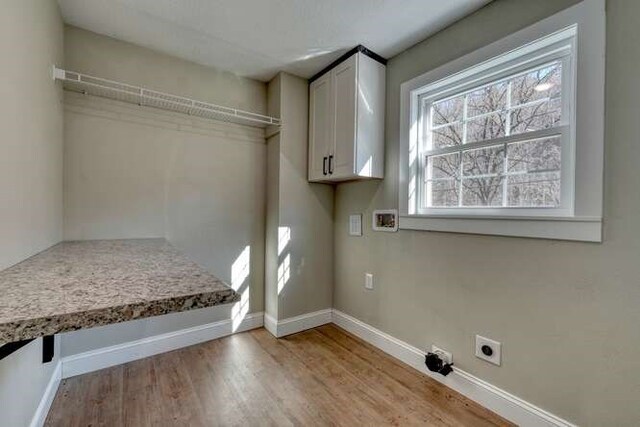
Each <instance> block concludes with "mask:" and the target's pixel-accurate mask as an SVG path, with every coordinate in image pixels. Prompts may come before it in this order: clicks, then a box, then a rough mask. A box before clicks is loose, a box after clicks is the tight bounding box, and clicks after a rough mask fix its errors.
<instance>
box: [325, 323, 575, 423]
mask: <svg viewBox="0 0 640 427" xmlns="http://www.w3.org/2000/svg"><path fill="white" fill-rule="evenodd" d="M333 323H335V324H336V325H338V326H340V327H341V328H343V329H345V330H347V331H349V332H351V333H352V334H353V335H355V336H357V337H359V338H361V339H363V340H364V341H366V342H368V343H369V344H371V345H373V346H375V347H378V348H379V349H380V350H382V351H384V352H385V353H387V354H389V355H391V356H393V357H395V358H396V359H399V360H401V361H402V362H404V363H406V364H407V365H409V366H411V367H413V368H415V369H417V370H418V371H420V372H422V373H424V374H426V375H429V376H430V377H431V378H434V379H435V380H437V381H439V382H441V383H443V384H445V385H446V386H447V387H449V388H452V389H453V390H455V391H457V392H458V393H460V394H462V395H464V396H466V397H468V398H469V399H471V400H473V401H475V402H478V403H479V404H480V405H482V406H484V407H486V408H488V409H490V410H492V411H493V412H495V413H497V414H498V415H500V416H502V417H504V418H506V419H508V420H509V421H512V422H514V423H516V424H518V425H519V426H522V427H529V426H562V427H575V425H574V424H572V423H570V422H569V421H567V420H564V419H562V418H560V417H557V416H555V415H553V414H551V413H549V412H547V411H545V410H544V409H541V408H539V407H537V406H535V405H533V404H531V403H529V402H526V401H524V400H522V399H520V398H519V397H517V396H514V395H512V394H511V393H509V392H506V391H504V390H502V389H500V388H498V387H496V386H494V385H491V384H489V383H487V382H486V381H483V380H481V379H480V378H477V377H475V376H473V375H471V374H469V373H468V372H465V371H463V370H462V369H458V368H456V367H454V372H453V373H452V374H451V375H448V376H446V377H445V376H442V375H440V374H437V373H434V372H431V371H429V370H428V369H427V367H426V366H425V364H424V357H425V354H424V352H422V351H420V350H419V349H417V348H415V347H413V346H411V345H409V344H407V343H405V342H403V341H400V340H399V339H397V338H394V337H392V336H391V335H389V334H386V333H384V332H382V331H380V330H379V329H376V328H374V327H373V326H370V325H368V324H366V323H364V322H362V321H360V320H358V319H356V318H355V317H352V316H349V315H348V314H345V313H342V312H340V311H338V310H333Z"/></svg>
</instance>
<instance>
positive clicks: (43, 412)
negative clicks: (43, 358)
mask: <svg viewBox="0 0 640 427" xmlns="http://www.w3.org/2000/svg"><path fill="white" fill-rule="evenodd" d="M61 379H62V363H61V362H57V363H56V367H55V368H54V369H53V373H52V374H51V378H50V379H49V383H48V384H47V388H45V389H44V393H43V394H42V399H40V403H39V404H38V407H37V408H36V412H35V413H34V414H33V418H31V423H29V427H42V426H43V425H44V422H45V420H46V419H47V414H48V413H49V408H51V404H52V403H53V398H54V397H56V392H57V391H58V386H59V385H60V380H61Z"/></svg>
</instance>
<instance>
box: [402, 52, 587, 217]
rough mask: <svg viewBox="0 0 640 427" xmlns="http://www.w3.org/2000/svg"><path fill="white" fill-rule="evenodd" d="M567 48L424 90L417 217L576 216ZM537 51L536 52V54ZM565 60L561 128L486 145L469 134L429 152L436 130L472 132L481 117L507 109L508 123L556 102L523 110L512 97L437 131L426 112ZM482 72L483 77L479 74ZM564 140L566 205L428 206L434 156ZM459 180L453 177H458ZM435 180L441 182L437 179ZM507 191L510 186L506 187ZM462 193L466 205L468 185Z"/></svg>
mask: <svg viewBox="0 0 640 427" xmlns="http://www.w3.org/2000/svg"><path fill="white" fill-rule="evenodd" d="M561 44H562V45H563V46H564V48H562V49H558V48H552V49H549V50H550V52H548V53H547V54H539V55H538V56H537V59H536V60H530V59H529V60H523V59H522V58H516V59H515V60H514V62H516V63H517V64H516V65H513V64H508V65H503V66H502V67H499V68H501V69H499V70H498V71H496V70H493V71H494V72H492V73H490V74H489V75H486V76H484V75H483V76H480V77H478V76H477V75H475V74H472V75H471V76H470V77H469V78H468V80H469V81H462V82H457V84H455V85H449V87H448V88H446V89H445V90H437V91H436V90H434V91H428V90H424V88H423V90H418V91H417V92H414V96H416V97H417V102H416V103H415V104H414V105H415V107H414V108H417V109H418V111H417V117H416V118H417V129H416V131H417V135H416V137H417V148H418V156H417V161H418V164H417V171H416V172H417V174H416V178H417V180H416V183H417V186H416V188H415V191H417V196H418V197H417V198H416V206H415V209H416V214H418V215H461V214H464V215H467V214H469V215H496V216H500V215H502V216H504V215H509V216H570V215H572V214H573V185H574V182H573V181H574V177H573V156H574V153H573V150H574V147H573V144H572V133H573V129H572V125H573V119H572V111H571V109H572V102H573V101H574V88H573V87H574V84H575V80H574V74H573V73H574V67H573V55H572V52H573V50H572V49H567V48H566V42H565V43H561ZM534 53H535V52H534ZM556 62H560V64H561V67H562V74H561V82H562V83H561V84H562V91H561V94H560V105H561V109H560V111H561V113H560V114H561V120H560V123H559V124H558V125H557V126H554V127H551V128H547V129H541V130H536V131H531V132H522V133H518V134H515V135H509V134H507V135H505V136H503V137H499V138H493V139H488V140H483V141H475V142H466V135H464V136H463V143H462V144H459V145H452V146H448V147H441V148H436V149H427V148H426V144H427V139H426V138H425V137H424V136H425V135H424V132H425V131H426V132H431V131H433V130H434V129H435V130H437V129H441V128H443V127H446V126H454V125H455V124H461V125H462V129H463V132H466V126H465V123H467V122H468V121H469V120H470V119H477V118H478V117H483V116H487V115H491V114H496V113H497V112H499V111H503V112H504V114H506V117H507V120H509V119H510V114H511V111H513V110H515V109H519V108H524V107H526V106H529V105H537V104H539V103H542V102H549V101H550V100H552V99H555V98H551V97H548V98H543V99H542V100H534V101H532V102H529V103H525V104H518V105H517V106H511V105H510V102H511V100H510V94H508V96H507V102H508V104H507V107H506V108H504V109H502V110H498V111H494V112H488V113H484V114H482V115H477V116H473V117H472V118H469V117H467V114H466V111H465V112H464V113H463V119H462V120H458V121H456V122H452V123H447V124H444V125H439V126H437V127H434V128H433V129H432V128H430V126H425V125H424V122H423V120H429V124H430V123H431V118H430V117H429V115H428V114H423V112H424V111H429V112H430V111H431V105H432V104H433V103H434V102H441V101H445V100H447V99H452V98H455V97H458V96H462V95H466V94H468V93H470V92H473V91H475V90H479V89H482V88H483V87H486V86H488V85H491V84H497V83H499V82H501V81H505V80H511V79H513V78H516V77H518V76H520V75H523V74H526V73H527V72H530V71H533V70H535V69H539V68H543V67H544V66H545V65H551V64H553V63H556ZM478 74H482V73H478ZM464 108H465V109H466V108H467V100H466V96H465V101H464ZM507 131H510V124H509V123H508V122H507V125H506V129H505V133H508V132H507ZM553 136H559V137H560V141H561V168H560V177H561V178H560V179H561V188H560V197H561V200H560V205H559V206H552V207H533V206H530V207H517V206H505V205H504V204H505V203H506V200H505V199H504V196H503V201H502V202H503V203H502V205H501V206H461V205H459V206H446V207H444V206H443V207H439V206H428V205H427V198H428V196H429V195H428V194H426V192H427V184H426V179H425V175H426V162H427V159H428V157H431V156H436V155H442V154H451V153H459V154H460V156H462V155H463V153H464V152H466V151H470V150H475V149H479V148H484V147H490V146H496V145H504V149H505V150H506V147H507V145H508V144H510V143H515V142H521V141H529V140H536V139H542V138H545V137H553ZM460 164H461V167H462V159H461V160H460ZM502 176H503V177H504V178H503V179H504V180H506V179H507V176H508V175H506V174H503V175H502ZM459 178H460V180H462V179H463V177H462V171H460V177H459ZM452 179H453V178H452ZM434 182H435V180H434ZM504 185H505V187H506V185H507V184H504ZM458 187H459V188H458V190H459V191H460V195H459V196H458V201H459V204H460V203H461V202H462V198H461V192H462V185H461V184H458Z"/></svg>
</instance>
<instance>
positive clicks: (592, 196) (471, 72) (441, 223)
mask: <svg viewBox="0 0 640 427" xmlns="http://www.w3.org/2000/svg"><path fill="white" fill-rule="evenodd" d="M604 27H605V12H604V1H603V0H583V2H581V3H579V4H577V5H575V6H573V7H570V8H568V9H565V10H564V11H562V12H559V13H557V14H555V15H553V16H551V17H549V18H547V19H545V20H543V21H540V22H538V23H536V24H534V25H532V26H530V27H527V28H525V29H523V30H521V31H518V32H517V33H514V34H512V35H510V36H507V37H506V38H504V39H501V40H499V41H497V42H495V43H492V44H490V45H488V46H486V47H483V48H481V49H479V50H477V51H475V52H472V53H470V54H468V55H465V56H463V57H461V58H459V59H457V60H454V61H452V62H450V63H448V64H445V65H443V66H441V67H438V68H436V69H434V70H432V71H429V72H427V73H425V74H423V75H420V76H418V77H416V78H414V79H412V80H409V81H408V82H405V83H403V84H402V85H401V94H400V95H401V108H400V110H401V111H400V192H399V193H400V194H399V212H400V221H399V227H400V228H401V229H412V230H432V231H451V232H463V233H477V234H495V235H505V236H523V237H538V238H551V239H566V240H583V241H601V240H602V187H603V185H602V180H603V178H602V177H603V151H604V49H605V28H604ZM554 60H561V61H562V67H563V68H562V119H561V124H560V126H561V127H562V129H561V131H560V132H559V128H554V129H551V130H542V131H535V132H529V133H524V134H520V135H518V137H517V139H519V140H530V139H536V138H537V137H543V136H546V135H550V134H553V135H558V134H560V135H561V138H562V153H561V162H562V165H561V197H562V200H561V204H560V206H559V207H553V208H519V207H497V208H488V207H479V208H475V207H454V208H446V207H432V208H428V207H423V206H421V204H420V202H421V200H422V196H423V195H422V194H421V193H420V192H421V191H422V190H423V187H424V185H423V184H422V183H421V182H420V181H419V180H420V179H422V174H421V172H420V171H421V170H422V171H423V170H424V169H421V167H422V168H423V167H424V164H423V162H424V158H423V157H424V156H423V155H422V154H423V153H424V151H423V150H422V149H420V148H422V147H420V146H419V144H420V143H421V141H423V138H421V135H419V132H420V128H421V126H419V124H420V123H419V120H420V110H421V107H420V102H422V100H423V99H424V97H430V98H431V99H441V98H442V97H445V96H447V95H453V94H455V93H456V92H457V93H461V92H464V91H465V90H467V89H471V88H473V87H477V86H480V85H482V84H484V83H489V82H491V81H495V80H499V79H501V78H504V77H507V76H509V75H512V74H516V73H517V72H519V71H524V70H526V69H530V68H535V67H536V66H538V65H542V64H545V63H549V62H552V61H554ZM501 140H504V141H507V140H508V141H511V140H513V137H505V138H501ZM501 140H493V141H491V142H490V143H488V144H487V145H493V144H495V143H496V142H501ZM452 150H454V151H455V149H452ZM444 151H447V150H446V149H445V150H444Z"/></svg>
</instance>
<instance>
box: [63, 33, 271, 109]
mask: <svg viewBox="0 0 640 427" xmlns="http://www.w3.org/2000/svg"><path fill="white" fill-rule="evenodd" d="M64 37H65V38H64V59H65V66H66V67H67V69H68V70H70V71H77V72H82V73H86V74H90V75H94V76H96V77H102V78H105V79H111V80H117V81H121V82H125V83H129V84H132V85H137V86H144V87H146V88H148V89H155V90H159V91H161V92H167V93H171V94H173V95H181V96H186V97H189V98H193V99H197V100H201V101H207V102H212V103H214V104H220V105H224V106H228V107H234V108H239V109H242V110H246V111H251V112H254V113H260V114H264V113H265V112H266V110H267V97H266V90H267V87H266V85H265V84H264V83H262V82H259V81H257V80H252V79H248V78H244V77H238V76H236V75H235V74H232V73H229V72H227V71H220V70H216V69H215V68H211V67H205V66H203V65H198V64H195V63H193V62H189V61H185V60H182V59H179V58H176V57H174V56H170V55H165V54H163V53H159V52H156V51H154V50H151V49H145V48H142V47H139V46H136V45H134V44H131V43H127V42H123V41H120V40H116V39H113V38H110V37H105V36H103V35H100V34H96V33H92V32H90V31H86V30H83V29H80V28H77V27H73V26H69V25H66V26H65V29H64Z"/></svg>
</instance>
